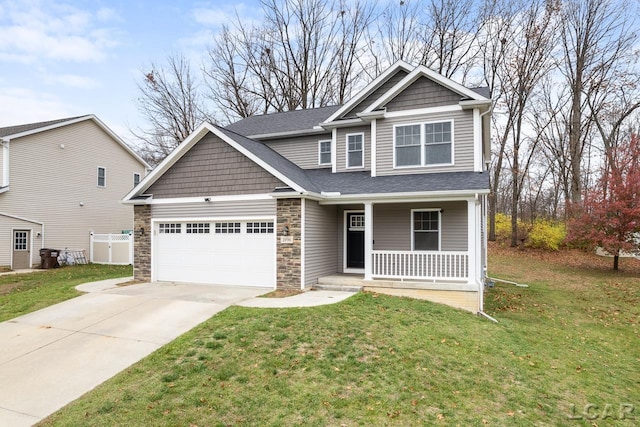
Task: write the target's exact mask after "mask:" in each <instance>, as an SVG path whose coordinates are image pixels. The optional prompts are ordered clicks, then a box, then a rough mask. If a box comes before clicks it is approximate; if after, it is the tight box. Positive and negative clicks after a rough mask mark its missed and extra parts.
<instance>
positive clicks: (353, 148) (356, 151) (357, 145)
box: [347, 133, 364, 168]
mask: <svg viewBox="0 0 640 427" xmlns="http://www.w3.org/2000/svg"><path fill="white" fill-rule="evenodd" d="M363 167H364V134H363V133H352V134H348V135H347V168H363Z"/></svg>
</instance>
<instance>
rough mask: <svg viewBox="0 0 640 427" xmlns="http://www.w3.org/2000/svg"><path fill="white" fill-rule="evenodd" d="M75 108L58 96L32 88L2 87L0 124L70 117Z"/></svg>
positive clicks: (7, 124)
mask: <svg viewBox="0 0 640 427" xmlns="http://www.w3.org/2000/svg"><path fill="white" fill-rule="evenodd" d="M80 114H82V113H80ZM74 115H78V113H77V112H76V113H75V114H74V112H73V108H72V107H71V106H70V105H68V104H65V103H64V102H62V101H61V100H60V99H58V97H57V96H55V95H52V94H48V93H42V92H37V93H36V92H34V91H32V90H30V89H25V88H15V87H0V126H2V127H4V126H12V125H18V124H25V123H33V122H40V121H45V120H53V119H57V118H63V117H70V116H74Z"/></svg>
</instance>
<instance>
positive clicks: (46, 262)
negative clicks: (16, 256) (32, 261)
mask: <svg viewBox="0 0 640 427" xmlns="http://www.w3.org/2000/svg"><path fill="white" fill-rule="evenodd" d="M58 255H60V251H59V250H58V249H47V248H43V249H40V268H43V269H45V270H46V269H49V268H58V267H60V264H58Z"/></svg>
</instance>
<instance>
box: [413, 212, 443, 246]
mask: <svg viewBox="0 0 640 427" xmlns="http://www.w3.org/2000/svg"><path fill="white" fill-rule="evenodd" d="M411 214H412V216H413V218H412V222H411V228H412V229H411V235H412V241H413V247H412V249H413V250H414V251H439V250H440V210H414V211H412V212H411Z"/></svg>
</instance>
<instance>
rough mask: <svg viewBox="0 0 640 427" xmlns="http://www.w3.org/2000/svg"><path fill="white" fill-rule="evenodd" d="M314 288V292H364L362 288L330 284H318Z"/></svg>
mask: <svg viewBox="0 0 640 427" xmlns="http://www.w3.org/2000/svg"><path fill="white" fill-rule="evenodd" d="M312 288H313V290H314V291H317V290H320V291H340V292H360V291H361V290H362V286H357V285H342V284H328V283H318V284H316V285H313V287H312Z"/></svg>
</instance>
